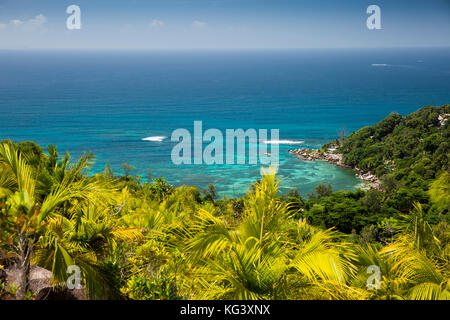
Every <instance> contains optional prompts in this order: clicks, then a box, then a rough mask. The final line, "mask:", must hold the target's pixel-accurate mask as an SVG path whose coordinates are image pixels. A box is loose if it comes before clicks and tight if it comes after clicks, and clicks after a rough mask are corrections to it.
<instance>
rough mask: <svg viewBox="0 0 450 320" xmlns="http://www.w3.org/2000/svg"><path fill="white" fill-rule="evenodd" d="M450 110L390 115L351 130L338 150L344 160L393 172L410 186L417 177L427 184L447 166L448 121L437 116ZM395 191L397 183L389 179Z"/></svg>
mask: <svg viewBox="0 0 450 320" xmlns="http://www.w3.org/2000/svg"><path fill="white" fill-rule="evenodd" d="M448 113H450V105H445V106H442V107H431V106H429V107H425V108H422V109H420V110H419V111H417V112H414V113H412V114H410V115H408V116H406V117H402V116H401V115H399V114H391V115H390V116H388V117H386V118H385V119H383V120H382V121H380V122H379V123H378V124H376V125H374V126H372V127H365V128H362V129H360V130H358V131H356V132H354V133H352V134H351V135H350V136H349V137H348V138H347V139H345V140H344V141H343V143H342V146H341V148H340V149H339V152H340V153H342V154H343V155H344V162H345V163H346V164H348V165H351V166H354V167H358V168H360V169H362V170H364V171H371V172H373V173H376V174H377V176H379V177H382V176H384V175H386V174H388V173H392V171H393V173H394V177H395V179H396V180H397V181H399V182H401V183H402V184H404V185H405V186H408V187H409V186H411V185H413V184H414V182H415V181H416V180H418V179H422V180H423V181H424V182H425V185H426V184H428V183H429V182H430V181H431V180H432V179H435V178H436V177H437V176H438V175H439V174H440V172H442V171H444V170H447V169H448V156H449V142H448V141H449V140H448V139H449V136H450V128H449V122H448V121H446V122H445V123H444V125H441V124H440V122H439V121H438V116H439V115H441V114H448ZM386 184H387V185H388V189H389V190H392V188H393V187H394V185H395V183H393V181H392V180H389V181H387V182H386Z"/></svg>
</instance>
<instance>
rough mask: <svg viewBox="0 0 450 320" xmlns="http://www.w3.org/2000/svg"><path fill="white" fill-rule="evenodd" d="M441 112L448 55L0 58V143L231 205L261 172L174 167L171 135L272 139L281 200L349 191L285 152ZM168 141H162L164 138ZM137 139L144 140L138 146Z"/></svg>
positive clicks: (35, 54)
mask: <svg viewBox="0 0 450 320" xmlns="http://www.w3.org/2000/svg"><path fill="white" fill-rule="evenodd" d="M446 103H450V49H449V48H408V49H328V50H325V49H321V50H316V49H304V50H266V51H264V50H259V51H135V52H132V51H0V113H1V115H0V139H11V140H13V141H15V142H18V141H23V140H33V141H35V142H37V143H39V144H40V145H42V146H47V145H49V144H56V145H57V146H58V150H59V151H60V153H61V154H63V152H65V151H66V150H67V151H69V152H70V153H71V155H72V156H73V158H74V159H76V158H77V157H79V156H80V155H81V154H82V153H83V152H86V151H88V150H90V151H92V152H93V153H94V154H95V155H96V162H95V164H94V166H93V167H92V169H91V171H90V174H94V173H97V172H101V171H103V170H104V168H105V165H106V163H109V164H110V165H111V167H112V168H113V170H114V171H115V173H117V174H121V173H122V172H121V164H123V163H128V164H130V165H132V166H134V167H135V168H136V169H135V171H134V172H133V173H134V174H136V175H140V176H142V177H143V178H146V177H147V176H148V173H147V170H148V169H151V172H152V175H153V177H164V178H166V179H167V180H168V181H169V182H170V183H172V184H174V185H176V186H178V185H182V184H187V185H196V186H198V187H199V188H200V189H203V188H206V187H207V185H208V184H209V183H213V184H214V185H215V186H216V188H217V190H218V192H219V194H220V195H227V196H240V195H242V194H244V193H245V192H246V191H247V190H248V188H249V187H250V185H251V184H252V183H253V182H254V181H255V180H257V179H258V178H259V177H260V165H257V164H245V165H238V164H223V165H206V164H202V165H193V164H192V165H175V164H174V163H173V162H172V161H171V150H172V148H173V147H174V145H175V144H176V143H175V142H171V141H170V137H171V134H172V132H173V131H174V130H175V129H178V128H186V129H188V130H189V131H190V132H193V125H194V121H202V123H203V128H204V130H207V129H209V128H217V129H219V130H221V131H222V132H224V133H225V130H226V129H238V128H242V129H244V130H246V129H249V128H253V129H279V133H280V140H286V141H284V143H283V144H280V146H279V148H280V151H279V153H280V165H279V172H278V175H279V178H280V179H281V180H282V183H281V187H282V189H281V190H282V191H287V190H290V189H292V188H296V189H297V190H298V191H300V193H301V194H302V195H303V196H305V195H306V194H307V193H309V192H311V191H313V190H314V187H315V186H316V185H317V184H319V183H330V184H331V185H332V187H333V189H334V190H341V189H342V190H353V189H355V188H357V187H358V186H360V184H361V181H360V180H358V179H356V178H355V176H354V173H353V172H352V171H351V170H347V169H343V168H338V167H335V166H333V165H331V164H328V163H325V162H321V161H317V162H306V161H302V160H300V159H297V158H296V157H295V156H293V155H291V154H289V153H288V149H293V148H298V147H306V148H317V147H320V146H321V145H322V144H324V143H326V142H329V141H331V140H334V139H336V138H337V137H338V136H339V134H338V132H339V131H341V130H342V129H343V128H345V131H346V132H347V133H351V132H353V131H355V130H358V129H360V128H362V127H364V126H368V125H372V124H375V123H376V122H378V121H380V120H381V119H383V118H384V117H386V116H387V115H389V114H390V113H391V112H398V113H400V114H403V115H405V114H408V113H411V112H413V111H416V110H417V109H419V108H421V107H424V106H427V105H442V104H446ZM164 137H167V138H164ZM145 138H147V139H146V140H143V139H145Z"/></svg>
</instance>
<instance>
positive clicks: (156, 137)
mask: <svg viewBox="0 0 450 320" xmlns="http://www.w3.org/2000/svg"><path fill="white" fill-rule="evenodd" d="M165 139H167V137H163V136H153V137H147V138H142V141H153V142H162V141H163V140H165Z"/></svg>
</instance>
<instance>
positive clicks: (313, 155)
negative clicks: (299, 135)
mask: <svg viewBox="0 0 450 320" xmlns="http://www.w3.org/2000/svg"><path fill="white" fill-rule="evenodd" d="M335 150H336V149H334V150H333V151H329V152H322V151H320V150H318V149H307V148H300V149H292V150H289V153H290V154H294V155H296V156H297V157H298V158H300V159H302V160H305V161H316V160H324V161H326V162H329V163H331V164H334V165H336V166H338V167H342V168H346V169H351V170H353V171H356V172H357V173H355V176H356V177H357V178H359V179H361V180H363V181H365V182H367V184H363V185H361V188H362V189H375V190H379V191H381V190H383V188H382V187H381V181H380V179H378V177H377V176H375V175H374V174H372V173H370V172H364V171H363V170H361V169H359V168H357V167H352V166H349V165H347V164H345V163H344V162H343V158H344V156H343V155H342V154H340V153H335Z"/></svg>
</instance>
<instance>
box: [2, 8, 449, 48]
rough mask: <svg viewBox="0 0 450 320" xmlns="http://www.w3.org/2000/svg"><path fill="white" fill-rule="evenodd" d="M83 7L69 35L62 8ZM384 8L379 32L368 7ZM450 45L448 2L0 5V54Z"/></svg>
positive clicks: (64, 10) (64, 11) (65, 15)
mask: <svg viewBox="0 0 450 320" xmlns="http://www.w3.org/2000/svg"><path fill="white" fill-rule="evenodd" d="M71 4H76V5H79V6H80V8H81V13H82V17H81V18H82V28H81V30H67V28H66V19H67V17H68V14H66V8H67V7H68V6H69V5H71ZM372 4H376V5H378V6H379V7H380V8H381V24H382V29H381V30H368V29H367V27H366V19H367V17H368V14H367V13H366V9H367V7H368V6H369V5H372ZM405 46H450V0H427V1H424V0H388V1H380V0H369V1H366V0H349V1H337V0H108V1H100V0H70V1H66V0H39V1H33V0H0V49H25V48H63V49H72V48H73V49H118V48H120V49H259V48H269V49H278V48H347V47H405Z"/></svg>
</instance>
